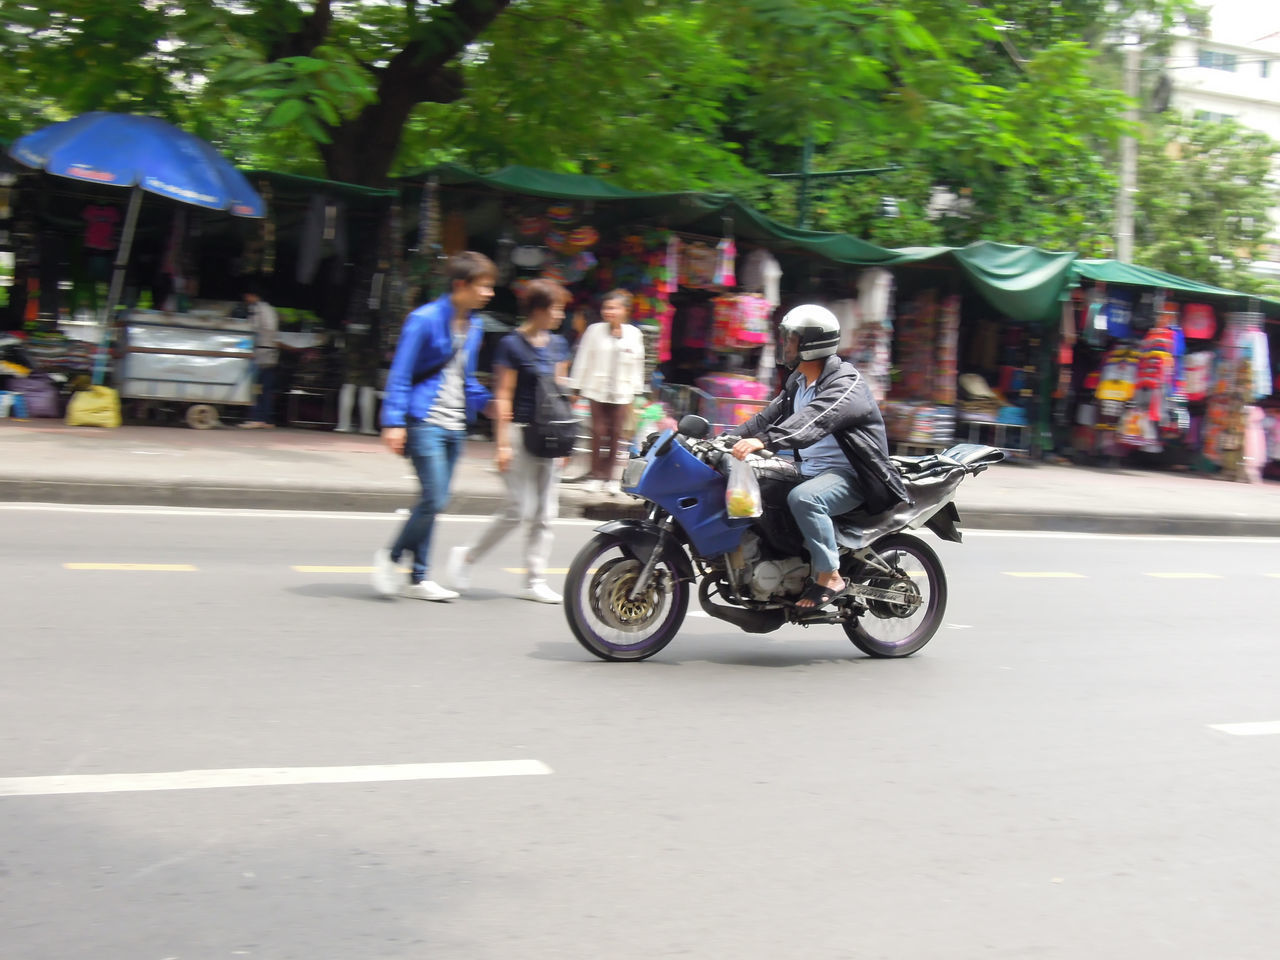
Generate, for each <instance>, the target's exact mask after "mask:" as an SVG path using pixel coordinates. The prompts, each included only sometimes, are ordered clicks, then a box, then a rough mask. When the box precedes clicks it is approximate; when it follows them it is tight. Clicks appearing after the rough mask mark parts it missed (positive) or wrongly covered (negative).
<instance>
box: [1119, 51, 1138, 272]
mask: <svg viewBox="0 0 1280 960" xmlns="http://www.w3.org/2000/svg"><path fill="white" fill-rule="evenodd" d="M1128 40H1129V41H1130V42H1129V43H1127V44H1126V45H1125V51H1124V94H1125V96H1126V97H1128V98H1129V106H1128V107H1127V108H1126V109H1125V114H1124V118H1125V122H1126V123H1127V124H1128V126H1129V129H1128V130H1127V131H1126V132H1125V134H1124V136H1123V137H1122V138H1121V140H1120V195H1119V197H1117V198H1116V259H1117V260H1119V261H1120V262H1121V263H1132V262H1133V210H1134V201H1135V200H1136V199H1137V194H1138V134H1137V126H1138V90H1139V86H1138V71H1139V68H1140V67H1141V65H1142V44H1141V41H1140V40H1139V38H1138V37H1136V36H1131V37H1129V38H1128Z"/></svg>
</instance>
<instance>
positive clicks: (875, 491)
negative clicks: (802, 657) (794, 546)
mask: <svg viewBox="0 0 1280 960" xmlns="http://www.w3.org/2000/svg"><path fill="white" fill-rule="evenodd" d="M780 335H781V337H782V338H783V339H784V343H783V348H782V358H783V362H784V363H785V364H786V366H787V367H789V368H790V369H791V370H792V373H791V375H790V376H788V377H787V381H786V383H785V384H784V386H783V388H782V392H781V393H780V394H778V396H776V397H775V398H774V399H773V400H772V401H770V403H769V405H768V406H767V407H765V408H764V409H763V410H762V411H760V413H758V414H756V415H755V416H754V417H752V418H751V419H750V420H748V421H747V422H746V423H743V424H741V425H739V426H738V427H736V428H734V429H733V430H730V431H729V433H728V436H730V437H741V438H742V439H740V440H738V442H737V443H736V444H734V446H733V455H734V456H735V457H737V458H738V459H739V460H745V459H746V458H747V457H748V456H749V455H750V454H752V453H755V452H757V451H759V450H769V451H771V452H774V453H777V452H778V451H781V450H790V451H792V456H794V457H795V459H796V461H797V464H796V465H797V467H798V468H799V471H800V474H801V476H803V477H804V478H805V479H804V481H803V482H802V483H800V484H798V485H797V486H795V487H794V488H793V489H792V490H791V492H790V493H789V494H788V495H787V506H788V507H789V508H790V509H791V515H792V516H793V517H795V519H796V524H797V525H798V526H799V528H800V532H801V533H802V534H803V535H804V540H805V546H806V547H807V548H808V550H809V561H810V570H811V572H812V578H811V583H810V584H809V586H807V587H806V589H805V591H804V593H803V594H802V595H801V598H800V600H799V601H798V602H797V606H800V607H804V608H814V609H816V608H818V607H822V606H826V605H827V604H829V603H831V602H832V601H833V600H835V599H836V598H837V597H839V596H841V595H842V594H843V593H844V592H845V591H846V590H847V589H848V583H847V582H846V581H845V580H844V579H843V578H842V577H841V576H840V551H839V547H838V545H837V543H836V531H835V524H834V522H833V521H832V518H833V517H838V516H840V515H841V514H844V513H848V512H849V511H850V510H853V509H854V508H855V507H859V506H862V507H864V508H865V509H866V511H867V512H868V513H870V514H878V513H882V512H884V511H885V510H888V509H890V508H892V507H894V506H896V505H897V504H899V503H903V502H906V501H907V499H908V495H907V490H906V487H905V486H904V485H903V482H902V477H901V476H900V475H899V474H898V470H897V468H896V467H895V466H894V465H893V463H892V462H890V460H889V441H888V437H887V435H886V433H885V427H884V418H883V417H882V416H881V415H880V408H879V407H878V406H877V405H876V401H875V397H874V396H873V395H872V393H871V388H870V387H869V386H868V385H867V382H866V381H865V380H864V379H863V377H862V375H861V374H860V373H858V371H857V369H855V368H854V366H853V364H851V363H848V362H846V361H844V360H842V359H840V358H839V357H837V356H836V355H835V354H836V347H837V345H838V344H839V341H840V322H839V321H838V320H837V319H836V316H835V314H833V313H832V312H831V311H830V310H828V309H827V308H826V307H823V306H819V305H817V304H803V305H801V306H798V307H795V308H794V309H792V310H790V311H788V313H787V315H786V316H784V317H783V318H782V324H781V330H780Z"/></svg>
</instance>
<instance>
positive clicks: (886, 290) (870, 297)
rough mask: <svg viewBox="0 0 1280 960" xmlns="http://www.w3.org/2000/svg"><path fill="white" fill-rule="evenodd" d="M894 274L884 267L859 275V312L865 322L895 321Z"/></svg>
mask: <svg viewBox="0 0 1280 960" xmlns="http://www.w3.org/2000/svg"><path fill="white" fill-rule="evenodd" d="M892 308H893V274H891V273H890V272H889V271H888V270H885V269H884V268H882V267H873V268H872V269H870V270H863V271H862V273H861V274H859V275H858V313H859V314H861V316H862V319H863V322H864V323H873V322H874V323H890V324H891V323H892V322H893V313H892Z"/></svg>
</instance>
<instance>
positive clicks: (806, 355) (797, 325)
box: [782, 303, 840, 360]
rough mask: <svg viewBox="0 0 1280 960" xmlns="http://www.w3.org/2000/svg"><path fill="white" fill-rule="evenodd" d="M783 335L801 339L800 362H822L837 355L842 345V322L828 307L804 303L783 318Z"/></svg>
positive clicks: (789, 311)
mask: <svg viewBox="0 0 1280 960" xmlns="http://www.w3.org/2000/svg"><path fill="white" fill-rule="evenodd" d="M782 335H783V337H789V336H792V335H794V336H797V337H799V338H800V345H799V351H798V353H797V357H798V358H799V359H800V360H821V359H822V358H823V357H830V356H832V355H833V354H835V352H836V348H837V347H838V346H839V345H840V321H839V320H837V319H836V315H835V314H834V313H832V312H831V311H830V310H828V309H827V308H826V307H820V306H818V305H817V304H816V303H804V304H801V305H800V306H798V307H793V308H792V309H790V310H788V311H787V315H786V316H785V317H783V318H782Z"/></svg>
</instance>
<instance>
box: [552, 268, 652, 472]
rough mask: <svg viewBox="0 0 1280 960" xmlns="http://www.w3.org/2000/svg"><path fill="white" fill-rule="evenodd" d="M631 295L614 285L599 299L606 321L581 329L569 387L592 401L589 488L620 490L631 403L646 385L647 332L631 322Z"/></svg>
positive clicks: (602, 315)
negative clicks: (622, 451) (620, 457)
mask: <svg viewBox="0 0 1280 960" xmlns="http://www.w3.org/2000/svg"><path fill="white" fill-rule="evenodd" d="M630 310H631V294H629V293H628V292H627V291H626V290H613V291H610V292H609V293H606V294H605V295H604V299H603V300H602V301H601V303H600V316H601V317H602V318H603V322H602V323H593V324H591V325H590V326H589V327H587V329H586V330H585V331H584V332H583V334H582V339H581V340H580V341H579V342H578V352H577V354H576V355H575V356H574V358H573V372H572V373H571V374H570V375H569V386H570V387H571V388H572V389H574V390H577V391H578V393H579V394H581V395H582V396H583V397H584V398H586V399H587V400H588V401H590V403H591V470H590V472H589V473H588V475H587V480H586V483H587V486H586V490H587V492H588V493H600V492H601V491H602V490H603V491H606V492H608V493H610V494H614V495H617V494H620V493H621V492H622V491H621V489H620V488H619V486H618V476H619V470H620V467H619V465H618V451H619V450H620V449H622V448H623V447H624V445H625V444H626V439H627V438H626V432H627V427H628V425H629V423H630V419H631V407H632V404H633V403H634V402H635V398H636V394H638V393H639V392H640V391H641V389H642V388H643V386H644V337H643V336H642V335H641V333H640V329H639V328H638V327H636V326H635V325H633V324H631V323H628V322H627V317H628V314H629V312H630Z"/></svg>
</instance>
